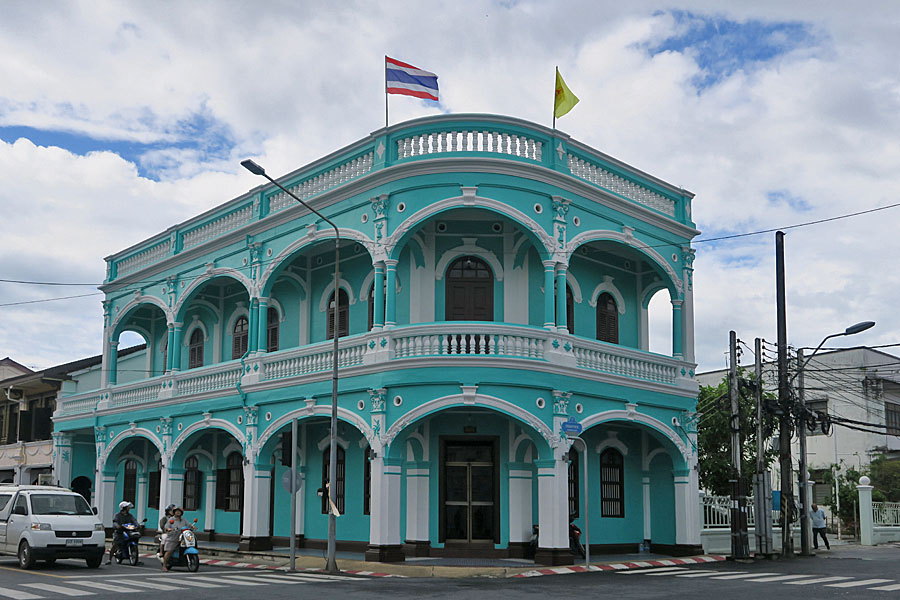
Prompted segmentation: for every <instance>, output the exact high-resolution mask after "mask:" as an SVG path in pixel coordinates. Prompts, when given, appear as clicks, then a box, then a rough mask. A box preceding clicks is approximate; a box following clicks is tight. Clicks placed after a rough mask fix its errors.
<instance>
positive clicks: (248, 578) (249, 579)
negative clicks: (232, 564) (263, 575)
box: [195, 575, 265, 585]
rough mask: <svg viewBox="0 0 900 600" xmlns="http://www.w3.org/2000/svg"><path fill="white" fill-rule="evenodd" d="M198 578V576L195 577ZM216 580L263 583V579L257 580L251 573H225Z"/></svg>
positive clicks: (252, 583)
mask: <svg viewBox="0 0 900 600" xmlns="http://www.w3.org/2000/svg"><path fill="white" fill-rule="evenodd" d="M195 579H199V578H195ZM217 581H221V582H226V581H227V582H228V583H233V584H234V585H265V582H264V581H257V580H256V578H255V577H253V576H252V575H226V576H225V577H222V578H221V579H218V580H217Z"/></svg>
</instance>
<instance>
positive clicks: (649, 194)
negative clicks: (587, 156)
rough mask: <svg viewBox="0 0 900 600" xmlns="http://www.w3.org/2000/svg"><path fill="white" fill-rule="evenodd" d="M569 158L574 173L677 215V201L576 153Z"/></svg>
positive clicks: (637, 200) (624, 195) (656, 208)
mask: <svg viewBox="0 0 900 600" xmlns="http://www.w3.org/2000/svg"><path fill="white" fill-rule="evenodd" d="M568 160H569V171H571V173H572V175H575V176H576V177H580V178H582V179H584V180H587V181H590V182H591V183H593V184H594V185H597V186H599V187H602V188H606V189H607V190H609V191H611V192H615V193H616V194H618V195H620V196H623V197H625V198H628V199H629V200H634V201H635V202H637V203H638V204H643V205H644V206H647V207H649V208H652V209H654V210H658V211H659V212H661V213H664V214H667V215H669V216H670V217H674V216H675V202H674V201H673V200H671V199H669V198H666V197H665V196H663V195H662V194H657V193H656V192H654V191H653V190H651V189H649V188H647V187H644V186H642V185H639V184H637V183H634V182H633V181H631V180H629V179H625V178H624V177H620V176H619V175H616V174H615V173H613V172H612V171H608V170H606V169H604V168H603V167H601V166H599V165H596V164H594V163H593V162H588V161H586V160H584V159H581V158H579V157H577V156H575V155H574V154H569V155H568Z"/></svg>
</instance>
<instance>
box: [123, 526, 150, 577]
mask: <svg viewBox="0 0 900 600" xmlns="http://www.w3.org/2000/svg"><path fill="white" fill-rule="evenodd" d="M146 522H147V519H144V520H143V521H141V524H140V525H134V524H132V523H127V524H125V525H123V526H122V527H121V530H122V531H121V533H122V543H121V544H119V550H118V552H116V562H117V563H119V564H122V562H123V561H127V562H128V563H129V564H130V565H131V566H136V565H137V564H138V558H139V554H138V540H139V539H141V534H142V530H143V527H144V523H146Z"/></svg>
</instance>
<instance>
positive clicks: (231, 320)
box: [222, 306, 250, 339]
mask: <svg viewBox="0 0 900 600" xmlns="http://www.w3.org/2000/svg"><path fill="white" fill-rule="evenodd" d="M242 316H243V317H247V334H248V336H247V339H249V338H250V336H249V333H250V311H249V310H248V309H247V307H246V306H238V307H237V308H235V309H234V312H232V313H231V316H230V317H228V322H227V323H226V324H225V331H223V332H222V333H224V334H225V335H230V336H232V337H234V324H235V323H236V322H237V320H238V318H239V317H242Z"/></svg>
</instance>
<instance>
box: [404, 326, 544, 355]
mask: <svg viewBox="0 0 900 600" xmlns="http://www.w3.org/2000/svg"><path fill="white" fill-rule="evenodd" d="M435 328H438V329H442V330H443V331H441V332H439V333H434V332H433V331H434V329H435ZM416 329H418V328H416ZM484 329H485V326H483V325H482V326H478V327H473V328H471V329H469V330H466V328H460V327H459V326H437V327H428V328H427V330H426V331H424V332H422V333H418V332H408V333H407V332H405V331H403V330H402V329H401V330H394V331H393V332H391V334H390V337H391V344H392V349H393V354H394V358H397V359H399V358H417V357H426V356H455V355H464V356H475V355H487V356H503V357H518V358H535V359H544V346H545V343H546V341H545V337H544V336H545V335H546V334H545V333H544V332H539V333H537V334H510V333H506V332H493V333H492V332H487V333H486V332H484ZM428 330H430V331H428ZM448 330H449V331H448ZM479 330H480V331H479Z"/></svg>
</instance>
